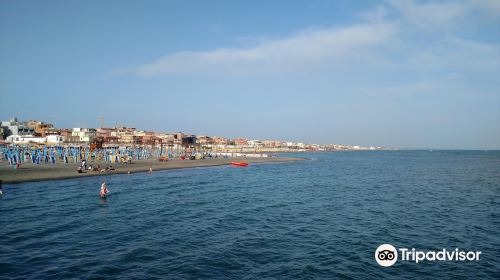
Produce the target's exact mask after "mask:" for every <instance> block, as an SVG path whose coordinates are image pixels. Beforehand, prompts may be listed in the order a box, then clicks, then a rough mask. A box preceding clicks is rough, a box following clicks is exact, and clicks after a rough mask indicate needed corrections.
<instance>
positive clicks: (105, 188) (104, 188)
mask: <svg viewBox="0 0 500 280" xmlns="http://www.w3.org/2000/svg"><path fill="white" fill-rule="evenodd" d="M108 193H109V191H108V186H106V181H102V185H101V191H100V192H99V196H100V197H102V198H104V197H106V195H107V194H108Z"/></svg>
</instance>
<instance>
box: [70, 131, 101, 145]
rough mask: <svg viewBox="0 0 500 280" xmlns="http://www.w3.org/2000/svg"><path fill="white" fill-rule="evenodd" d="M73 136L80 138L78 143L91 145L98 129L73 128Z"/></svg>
mask: <svg viewBox="0 0 500 280" xmlns="http://www.w3.org/2000/svg"><path fill="white" fill-rule="evenodd" d="M71 136H74V137H78V138H77V139H78V142H81V143H91V142H92V141H94V139H95V137H96V129H94V128H81V127H75V128H73V131H72V133H71Z"/></svg>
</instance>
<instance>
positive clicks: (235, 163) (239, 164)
mask: <svg viewBox="0 0 500 280" xmlns="http://www.w3.org/2000/svg"><path fill="white" fill-rule="evenodd" d="M231 165H232V166H248V163H246V162H231Z"/></svg>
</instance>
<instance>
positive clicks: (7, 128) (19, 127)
mask: <svg viewBox="0 0 500 280" xmlns="http://www.w3.org/2000/svg"><path fill="white" fill-rule="evenodd" d="M1 127H2V128H3V137H4V138H7V137H8V136H10V135H20V136H24V135H34V134H35V130H34V129H32V128H29V127H28V126H27V124H26V123H25V122H20V121H18V120H17V118H12V119H10V120H8V121H3V122H2V124H1Z"/></svg>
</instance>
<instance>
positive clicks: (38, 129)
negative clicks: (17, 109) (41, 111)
mask: <svg viewBox="0 0 500 280" xmlns="http://www.w3.org/2000/svg"><path fill="white" fill-rule="evenodd" d="M26 125H27V126H28V127H29V128H31V129H33V130H34V131H35V135H36V136H41V137H45V135H46V134H47V133H46V132H47V130H48V129H50V128H53V127H54V125H52V124H50V123H44V122H41V121H35V120H29V121H27V122H26Z"/></svg>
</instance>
